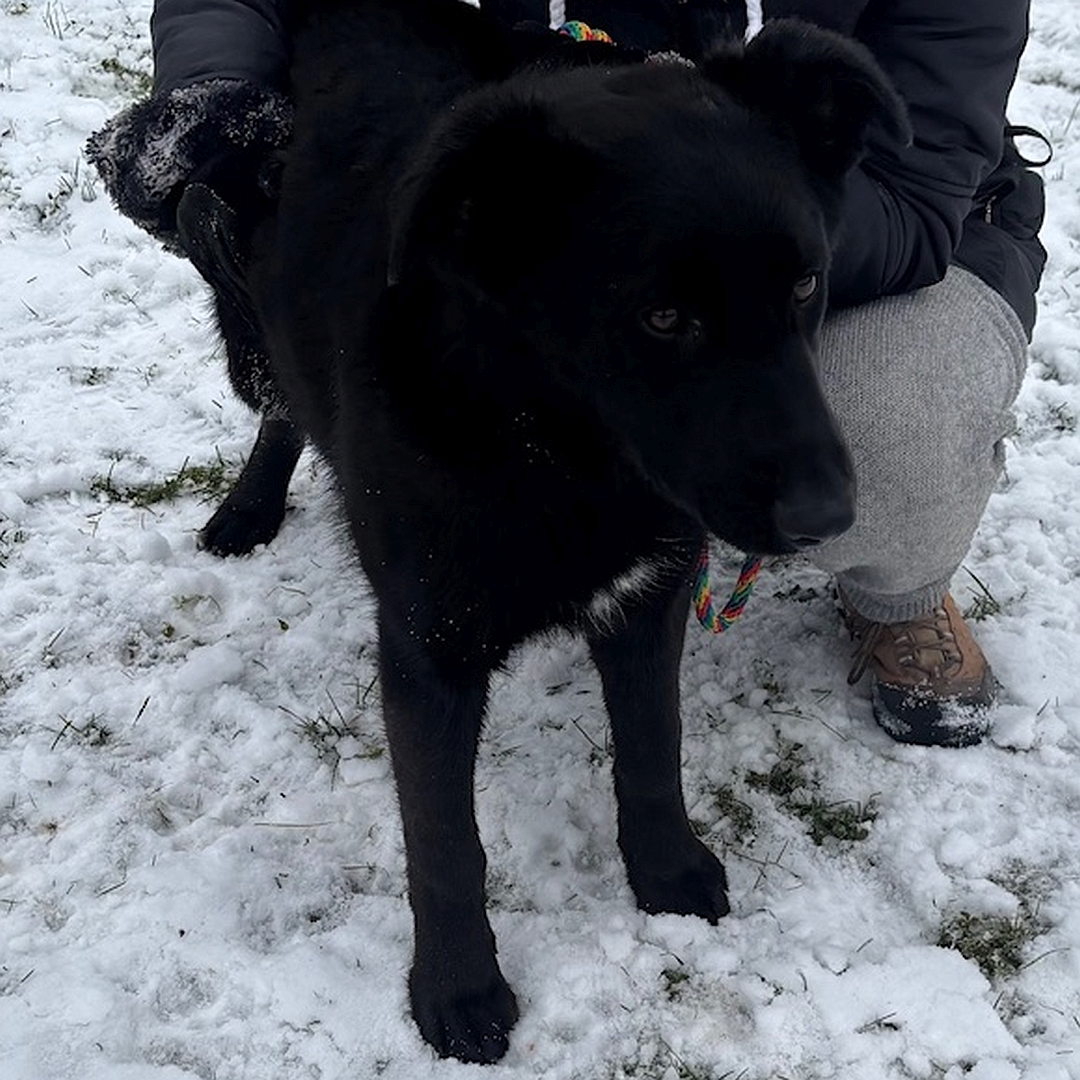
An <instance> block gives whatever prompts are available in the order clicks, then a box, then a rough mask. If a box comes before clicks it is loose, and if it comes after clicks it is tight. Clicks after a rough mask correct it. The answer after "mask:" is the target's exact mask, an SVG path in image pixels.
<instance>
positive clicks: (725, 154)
mask: <svg viewBox="0 0 1080 1080" xmlns="http://www.w3.org/2000/svg"><path fill="white" fill-rule="evenodd" d="M302 6H304V7H305V8H306V15H305V17H304V19H303V21H302V23H301V24H300V25H298V26H297V28H296V56H295V64H294V68H293V73H292V74H293V90H294V93H295V99H296V109H297V112H296V128H295V138H294V140H293V143H292V145H291V146H290V148H289V150H288V152H287V155H286V160H285V163H284V169H283V173H282V177H281V194H280V203H279V207H278V210H277V212H276V214H275V215H273V216H271V217H270V218H269V219H268V220H266V221H265V222H264V223H263V225H262V226H261V227H260V228H259V230H258V231H257V233H256V236H255V238H254V242H253V248H252V254H251V258H250V261H249V263H248V265H247V266H246V268H245V267H242V266H241V265H239V264H237V263H235V262H234V263H231V264H230V263H229V262H228V260H224V261H222V260H220V259H219V260H218V261H217V266H216V269H215V267H214V265H212V264H213V263H214V259H213V258H209V259H206V260H200V259H199V258H196V261H197V262H199V264H200V266H202V265H203V262H206V263H207V272H208V276H210V277H211V281H212V284H213V285H214V286H215V288H216V290H217V293H218V297H219V304H220V307H221V319H222V326H223V331H224V333H225V335H226V338H227V343H228V346H229V351H230V359H231V372H232V375H233V379H234V382H235V383H236V385H237V389H238V390H239V391H240V392H241V394H242V395H244V396H245V397H246V399H247V400H248V401H249V402H250V403H252V404H253V405H256V406H257V407H260V408H262V409H263V412H264V416H265V420H264V424H263V428H262V430H261V432H260V435H259V440H258V442H257V443H256V446H255V449H254V452H253V454H252V456H251V459H250V461H249V463H248V465H247V467H246V468H245V470H244V472H243V474H242V475H241V478H240V480H239V482H238V484H237V488H236V490H235V491H234V492H233V493H232V495H230V497H229V499H228V500H227V501H226V503H225V504H224V506H223V507H222V508H221V509H220V510H219V511H218V513H217V514H216V515H215V516H214V518H213V519H212V521H211V523H210V524H209V525H208V527H207V530H206V534H205V539H206V543H207V544H208V546H210V547H211V548H213V549H215V550H218V551H221V552H230V551H243V550H250V548H251V547H253V546H254V545H255V544H256V543H258V542H260V541H263V540H266V539H268V538H269V537H270V536H272V535H273V533H274V532H275V531H276V530H277V527H278V525H279V524H280V521H281V515H282V512H283V508H284V501H285V489H286V486H287V484H288V478H289V475H290V473H291V471H292V468H293V466H294V464H295V461H296V455H297V454H298V453H299V449H300V447H301V446H302V444H303V441H304V439H305V438H309V439H311V440H312V441H313V442H314V444H315V446H316V447H317V448H318V449H319V451H320V452H321V453H322V455H323V456H324V457H325V459H326V460H327V461H328V462H329V463H330V465H331V466H332V468H333V471H334V473H335V476H336V478H337V481H338V484H339V488H340V494H341V499H342V502H343V506H344V511H345V517H346V520H347V521H348V524H349V526H350V529H351V532H352V536H353V538H354V540H355V543H356V546H357V548H358V550H359V554H360V559H361V562H362V564H363V568H364V571H365V573H366V575H367V577H368V579H369V580H370V583H371V586H372V589H373V590H374V593H375V596H376V598H377V604H378V629H379V643H380V672H381V680H382V697H383V702H384V711H385V721H386V726H387V731H388V737H389V741H390V746H391V751H392V757H393V765H394V771H395V776H396V779H397V786H398V792H399V796H400V803H401V812H402V816H403V819H404V826H405V840H406V847H407V852H408V880H409V891H410V897H411V902H412V907H413V913H414V918H415V931H416V941H415V956H414V961H413V967H412V973H411V976H410V983H409V985H410V993H411V1001H412V1008H413V1015H414V1016H415V1018H416V1021H417V1023H418V1025H419V1027H420V1030H421V1032H422V1034H423V1036H424V1038H425V1039H427V1040H428V1042H430V1043H431V1044H432V1045H433V1046H434V1047H435V1049H436V1050H437V1051H438V1052H439V1053H440V1054H444V1055H453V1056H455V1057H458V1058H460V1059H462V1060H465V1061H482V1062H484V1061H494V1060H496V1059H498V1058H499V1057H500V1056H501V1055H502V1054H503V1053H504V1052H505V1050H506V1047H507V1039H508V1034H509V1031H510V1029H511V1028H512V1027H513V1024H514V1022H515V1019H516V1017H517V1005H516V1002H515V999H514V995H513V993H512V992H511V990H510V988H509V987H508V986H507V984H506V982H505V981H504V979H503V977H502V974H501V972H500V971H499V967H498V964H497V962H496V957H495V943H494V939H493V936H492V932H491V929H490V926H489V924H488V920H487V916H486V913H485V897H484V867H485V859H484V853H483V851H482V850H481V847H480V844H479V841H478V838H477V833H476V827H475V821H474V815H473V792H472V771H473V764H474V758H475V754H476V749H477V740H478V737H479V733H480V729H481V723H482V718H483V714H484V708H485V700H486V695H487V688H488V680H489V676H490V675H491V672H492V671H493V670H494V669H495V668H497V667H498V666H499V665H500V664H501V663H502V662H503V661H504V660H505V659H506V657H507V655H508V653H509V652H510V650H511V649H512V648H514V647H515V646H516V645H518V644H519V643H520V642H522V641H523V640H524V639H526V638H527V637H529V636H530V635H532V634H535V633H536V632H538V631H542V630H544V629H545V628H549V627H553V626H556V625H560V626H569V627H575V628H579V629H580V630H581V631H583V632H584V634H585V635H586V636H587V638H588V641H589V645H590V648H591V651H592V656H593V658H594V659H595V662H596V665H597V667H598V668H599V671H600V674H601V678H602V682H603V688H604V695H605V700H606V703H607V707H608V710H609V713H610V717H611V725H612V733H613V740H614V746H615V766H614V773H615V791H616V795H617V798H618V807H619V815H618V830H619V831H618V837H619V847H620V849H621V851H622V854H623V856H624V860H625V864H626V871H627V875H628V878H629V882H630V886H631V888H632V889H633V891H634V895H635V897H636V898H637V902H638V904H639V906H640V907H642V908H643V909H644V910H646V911H650V912H678V913H685V914H694V915H699V916H701V917H702V918H705V919H708V920H709V921H712V922H714V921H715V920H716V919H718V918H719V917H720V916H722V915H724V914H725V913H726V912H727V911H728V902H727V896H726V882H725V877H724V871H723V868H722V867H721V865H720V863H719V862H718V861H717V860H716V858H715V857H714V856H713V855H712V853H711V852H709V851H708V850H707V849H706V848H705V847H704V846H703V845H702V843H701V842H700V841H699V840H698V839H697V838H696V837H695V836H694V834H693V832H692V831H691V829H690V825H689V823H688V821H687V817H686V812H685V809H684V806H683V797H682V791H681V785H680V777H679V738H680V720H679V702H678V670H679V660H680V655H681V651H682V641H683V632H684V625H685V622H686V615H687V606H688V597H689V591H690V579H691V576H692V567H693V564H694V561H695V558H696V556H697V555H698V553H699V551H700V549H701V547H702V544H703V542H704V541H705V538H706V536H707V534H709V533H712V534H714V535H716V536H718V537H721V538H722V539H724V540H726V541H728V542H730V543H731V544H734V545H736V546H738V547H740V548H743V549H745V550H748V551H755V552H762V553H786V552H794V551H797V550H799V549H802V548H806V547H808V546H810V545H813V544H816V543H818V542H820V541H822V540H824V539H826V538H828V537H830V536H833V535H835V534H837V533H839V532H841V531H842V530H843V529H844V528H846V527H847V526H848V525H849V524H850V522H851V519H852V478H851V470H850V465H849V459H848V456H847V453H846V451H845V448H844V446H843V444H842V442H841V439H840V437H839V436H838V434H837V432H836V429H835V427H834V425H833V421H832V420H831V418H830V415H829V412H828V410H827V408H826V405H825V403H824V401H823V399H822V395H821V391H820V388H819V385H818V382H817V379H816V376H815V371H814V360H815V357H814V349H815V342H816V335H817V331H818V327H819V324H820V321H821V318H822V312H823V310H824V306H825V277H826V273H827V269H828V264H829V244H830V236H831V231H832V229H833V226H834V224H835V220H834V219H835V216H836V214H837V205H838V201H839V193H840V186H841V182H842V179H843V176H844V174H845V172H846V171H847V169H849V168H850V167H851V166H852V165H853V164H854V162H855V160H856V159H857V157H858V155H859V153H860V151H861V146H862V141H863V137H864V132H865V129H866V128H867V126H868V125H869V124H870V123H872V122H873V121H874V120H875V119H877V120H879V121H881V122H883V123H884V124H885V125H886V126H889V127H891V128H892V129H894V131H897V132H900V131H902V130H903V127H904V123H905V122H904V120H903V116H902V110H901V107H900V105H899V103H898V101H897V99H896V98H895V96H894V94H893V92H892V91H891V89H890V88H889V87H888V86H887V84H886V83H885V81H884V80H883V78H882V76H881V75H880V73H879V72H878V71H877V69H876V68H875V67H874V65H873V63H872V62H871V61H870V60H869V59H868V57H867V55H866V54H865V53H863V52H862V51H860V50H858V49H856V48H855V47H854V46H851V45H849V44H847V43H845V42H844V41H843V40H842V39H840V38H838V37H835V36H831V35H828V34H825V33H824V32H818V31H814V30H812V29H810V28H808V27H804V26H801V25H799V24H795V23H776V24H771V25H769V26H767V27H766V29H765V30H764V31H763V32H762V33H761V34H760V35H759V36H758V37H757V38H756V39H755V40H754V41H753V42H752V43H751V44H750V45H749V46H748V47H746V49H745V50H743V49H742V48H741V47H732V48H730V49H728V50H726V51H722V52H719V53H717V54H715V55H714V56H712V57H711V58H706V59H705V60H704V61H703V62H702V63H701V64H699V65H697V66H693V65H687V64H682V63H670V62H669V63H642V62H640V58H638V57H635V56H633V55H631V54H626V53H622V52H620V51H619V50H617V49H605V47H603V46H601V47H589V48H586V47H585V46H577V45H573V46H571V47H570V51H569V52H568V51H567V49H564V48H562V46H561V44H560V45H558V46H555V45H554V44H553V45H552V48H551V51H550V54H548V53H547V52H545V50H544V49H540V50H536V51H537V52H538V54H539V55H538V56H536V57H534V60H533V62H530V63H527V64H525V65H524V67H520V66H519V67H518V69H517V70H516V71H515V70H514V66H515V64H519V62H520V59H521V49H520V48H519V47H517V46H515V45H514V44H513V43H512V42H510V41H509V39H508V38H507V37H506V35H504V34H503V33H502V32H501V31H499V30H498V29H497V28H495V26H494V25H493V24H492V23H490V22H489V21H488V20H487V19H486V18H485V17H484V16H483V15H482V14H481V13H480V12H478V11H476V10H475V9H473V8H470V7H468V6H466V5H463V4H459V3H456V2H450V0H360V2H355V3H341V2H324V0H319V2H311V3H308V4H307V5H302ZM545 49H546V46H545ZM578 49H581V50H582V51H580V52H576V51H574V50H578ZM189 195H190V198H189V200H188V203H187V206H186V208H184V210H183V213H182V218H184V219H186V221H187V224H188V239H189V241H190V244H191V246H192V249H193V250H194V251H196V252H198V251H200V250H201V251H202V252H203V254H206V253H207V252H209V253H210V254H211V255H212V253H213V250H214V248H215V243H216V241H215V239H214V237H215V235H216V234H215V228H216V227H219V233H220V228H224V227H225V226H222V223H221V220H220V219H219V218H216V217H215V203H214V198H213V196H212V195H211V194H210V193H209V192H208V191H206V190H203V191H202V192H201V193H200V191H199V190H198V189H194V190H192V191H191V192H189ZM181 224H182V226H183V225H184V221H183V220H182V222H181ZM207 238H209V239H207ZM219 238H220V237H219ZM200 244H202V245H203V247H202V248H201V249H200V246H199V245H200Z"/></svg>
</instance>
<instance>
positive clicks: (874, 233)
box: [765, 0, 1029, 306]
mask: <svg viewBox="0 0 1080 1080" xmlns="http://www.w3.org/2000/svg"><path fill="white" fill-rule="evenodd" d="M860 6H861V10H859V8H860ZM1028 6H1029V0H978V2H977V3H973V2H972V0H864V2H863V3H862V4H861V5H860V3H859V2H858V0H847V2H845V3H829V2H827V0H772V2H771V3H769V2H767V3H766V6H765V14H766V16H767V17H770V18H771V17H774V15H775V14H778V13H779V12H780V11H781V9H782V11H783V13H784V14H786V15H796V16H802V17H804V18H808V19H810V20H811V21H815V22H818V23H819V24H822V25H829V26H830V27H831V28H833V29H839V30H842V31H847V32H849V33H851V34H853V36H854V37H855V38H856V39H858V40H859V41H861V42H862V43H863V44H864V45H866V46H867V47H868V48H869V49H870V51H871V52H872V53H873V55H874V56H875V58H876V59H877V61H878V62H879V63H880V64H881V66H882V68H884V70H885V71H886V73H887V74H888V75H889V76H890V77H891V78H892V80H893V82H894V84H895V85H896V87H897V89H898V90H899V92H900V94H901V96H902V97H903V98H904V100H905V102H906V103H907V106H908V110H909V114H910V118H911V123H912V128H913V130H914V140H913V143H912V145H911V146H908V147H902V146H899V145H896V144H895V143H890V142H889V141H888V139H887V138H886V137H885V136H883V135H876V136H871V139H870V143H869V149H868V153H867V156H866V158H865V159H864V161H863V162H862V164H861V166H859V168H857V169H856V170H855V171H854V172H853V173H852V175H851V176H850V177H849V180H848V184H847V188H846V191H845V195H844V204H843V208H842V213H841V218H842V222H843V226H842V231H841V233H840V237H839V240H838V245H837V248H836V251H835V253H834V261H833V267H832V272H831V275H830V293H831V299H832V302H833V303H834V304H835V305H837V306H840V305H849V304H857V303H862V302H864V301H867V300H871V299H873V298H874V297H877V296H882V295H887V294H892V293H901V292H907V291H909V290H911V289H915V288H918V287H920V286H922V285H929V284H932V283H933V282H935V281H939V280H940V279H941V278H942V277H943V276H944V274H945V271H946V269H947V268H948V266H949V264H950V262H951V261H952V259H953V254H954V252H955V250H956V247H957V245H958V244H959V242H960V237H961V232H962V228H963V223H964V219H965V218H966V217H967V215H968V214H969V212H970V211H971V209H972V205H973V197H974V195H975V192H976V189H977V188H978V187H979V185H980V184H981V183H982V181H983V180H985V179H986V177H987V176H988V175H989V173H990V172H991V171H992V170H993V169H994V168H995V167H996V166H997V164H998V162H999V161H1000V159H1001V156H1002V149H1003V144H1004V127H1005V106H1006V102H1007V100H1008V96H1009V91H1010V90H1011V88H1012V84H1013V81H1014V79H1015V77H1016V69H1017V65H1018V63H1019V60H1020V54H1021V52H1022V51H1023V48H1024V44H1025V42H1026V40H1027V20H1028ZM838 13H840V15H838ZM841 16H842V17H841Z"/></svg>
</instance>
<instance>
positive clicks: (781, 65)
mask: <svg viewBox="0 0 1080 1080" xmlns="http://www.w3.org/2000/svg"><path fill="white" fill-rule="evenodd" d="M703 70H704V72H705V74H706V76H707V77H708V78H709V79H711V80H712V81H713V82H716V83H718V84H719V85H720V86H722V87H723V88H724V89H725V90H727V91H728V92H729V93H731V94H733V95H734V96H735V97H736V98H738V99H739V100H741V101H742V102H743V103H744V104H745V105H747V106H749V107H750V108H753V109H756V110H758V111H760V112H763V113H765V114H766V115H767V116H769V117H770V118H771V119H773V120H774V121H775V122H778V123H780V124H782V125H783V126H785V127H787V128H788V130H790V131H791V133H792V134H793V136H794V137H795V140H796V142H797V143H798V145H799V150H800V152H801V154H802V157H803V160H804V161H806V163H807V164H808V165H809V166H810V168H811V169H813V170H814V171H815V172H816V173H818V174H820V175H822V176H824V177H825V178H826V179H839V178H840V177H841V176H842V175H843V174H844V173H845V172H846V171H847V170H848V169H850V168H851V167H852V166H853V165H854V164H855V163H856V162H857V161H858V160H859V158H860V157H861V156H862V153H863V150H864V148H865V142H866V133H867V130H868V129H869V128H870V126H871V125H872V124H874V123H875V122H877V123H879V124H880V125H881V126H882V127H883V128H884V130H885V131H886V132H887V133H888V134H889V135H890V136H892V137H893V138H895V139H897V140H898V141H899V142H901V143H902V144H903V145H907V144H908V143H910V141H911V126H910V124H909V123H908V119H907V110H906V109H905V107H904V103H903V101H902V100H901V98H900V95H899V94H898V93H897V92H896V90H895V89H894V88H893V86H892V84H891V83H890V82H889V80H888V78H887V77H886V76H885V74H884V72H882V70H881V68H879V67H878V65H877V62H876V61H875V60H874V58H873V56H872V55H871V53H870V51H869V50H868V49H866V48H865V47H864V46H863V45H861V44H859V43H858V42H856V41H853V40H852V39H850V38H847V37H844V36H843V35H842V34H837V33H834V32H833V31H831V30H823V29H820V28H819V27H816V26H812V25H811V24H809V23H806V22H802V21H801V20H798V19H775V20H773V21H770V22H767V23H766V24H765V27H764V29H762V31H761V32H760V33H759V34H758V35H757V36H756V37H755V38H753V40H752V41H751V42H750V43H749V44H748V45H747V46H746V47H745V48H744V49H731V50H724V51H721V52H718V53H716V54H715V55H713V56H711V57H710V58H708V59H707V60H706V61H705V63H704V64H703Z"/></svg>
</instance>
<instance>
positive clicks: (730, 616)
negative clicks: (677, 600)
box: [694, 543, 762, 634]
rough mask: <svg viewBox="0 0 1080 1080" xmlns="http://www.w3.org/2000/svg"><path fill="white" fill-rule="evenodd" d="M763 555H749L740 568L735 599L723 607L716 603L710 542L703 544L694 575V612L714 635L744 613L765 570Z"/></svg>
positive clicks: (732, 595)
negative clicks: (710, 572) (710, 574)
mask: <svg viewBox="0 0 1080 1080" xmlns="http://www.w3.org/2000/svg"><path fill="white" fill-rule="evenodd" d="M761 562H762V560H761V557H760V556H759V555H747V557H746V559H745V561H744V562H743V564H742V569H741V570H740V571H739V579H738V581H736V582H735V588H734V589H732V590H731V599H729V600H728V602H727V603H726V604H725V605H724V606H723V607H722V608H721V609H720V610H719V611H717V610H716V608H715V607H714V606H713V600H712V590H711V589H710V588H709V545H708V543H705V544H702V546H701V555H700V557H699V558H698V564H697V575H696V576H695V578H694V611H695V612H696V613H697V617H698V622H700V623H701V625H702V626H704V627H705V629H706V630H708V631H710V632H711V633H713V634H722V633H723V632H724V631H725V630H726V629H727V628H728V627H729V626H731V624H732V623H733V622H735V620H736V619H737V618H738V617H739V616H740V615H741V614H742V612H743V608H744V607H746V602H747V600H749V599H750V594H751V593H752V592H753V591H754V582H755V581H757V576H758V573H759V572H760V570H761Z"/></svg>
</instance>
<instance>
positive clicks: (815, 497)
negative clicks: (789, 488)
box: [773, 485, 855, 551]
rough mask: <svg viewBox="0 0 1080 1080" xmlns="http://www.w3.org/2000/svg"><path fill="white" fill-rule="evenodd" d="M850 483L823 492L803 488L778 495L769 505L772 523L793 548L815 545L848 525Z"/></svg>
mask: <svg viewBox="0 0 1080 1080" xmlns="http://www.w3.org/2000/svg"><path fill="white" fill-rule="evenodd" d="M851 487H852V486H851V485H843V486H842V487H841V489H840V490H838V491H834V492H829V493H824V492H822V491H821V490H820V489H819V490H817V491H814V490H813V489H807V490H803V491H799V492H795V493H792V494H790V495H787V496H782V497H781V498H780V499H778V500H777V502H776V505H775V506H774V507H773V524H774V525H775V526H776V531H777V532H778V533H779V534H780V536H781V537H782V538H783V539H784V540H785V541H786V542H787V543H788V544H790V545H791V547H792V548H793V549H795V550H796V551H803V550H805V549H806V548H813V547H817V546H818V545H819V544H823V543H824V542H825V541H826V540H831V539H832V538H833V537H834V536H839V535H840V534H841V533H842V532H846V531H847V530H848V529H850V528H851V526H852V524H853V523H854V521H855V498H854V492H853V490H851Z"/></svg>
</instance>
